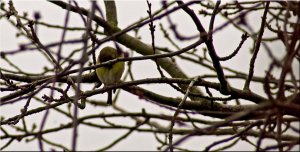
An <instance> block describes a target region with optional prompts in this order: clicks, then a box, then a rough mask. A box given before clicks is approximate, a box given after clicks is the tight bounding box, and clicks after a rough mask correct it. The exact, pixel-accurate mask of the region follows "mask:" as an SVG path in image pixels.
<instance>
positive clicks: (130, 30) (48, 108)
mask: <svg viewBox="0 0 300 152" xmlns="http://www.w3.org/2000/svg"><path fill="white" fill-rule="evenodd" d="M35 3H39V2H35ZM47 3H48V5H51V6H52V7H58V8H60V9H61V10H62V11H64V12H65V14H62V15H63V16H64V18H65V19H64V23H63V25H62V26H61V25H58V24H53V23H47V22H43V18H42V16H43V14H40V13H39V12H36V13H35V14H34V16H33V17H30V16H29V15H28V14H26V13H24V14H22V13H20V12H19V11H18V9H17V7H15V4H14V2H13V1H9V2H2V3H1V11H0V21H1V22H4V21H7V22H9V23H10V24H11V26H13V27H15V28H16V30H17V36H16V43H18V41H17V40H18V39H22V42H21V43H19V46H18V47H16V48H15V49H14V50H3V49H2V48H1V71H0V74H1V81H0V82H1V100H0V101H1V103H0V104H1V109H2V110H1V111H2V112H1V146H2V147H1V149H2V150H6V149H9V148H10V147H11V146H12V145H17V144H18V143H17V141H19V142H20V141H23V142H24V141H26V142H34V141H36V142H37V143H38V147H39V149H36V150H40V151H44V150H49V149H48V147H50V148H51V149H58V150H66V151H76V150H100V151H101V150H110V149H111V148H114V147H115V146H117V144H118V143H120V142H122V141H126V140H129V139H128V138H127V137H129V136H130V135H131V134H133V133H135V132H136V133H140V134H152V135H153V137H154V139H155V140H156V143H157V144H156V145H155V146H156V148H157V149H156V150H159V151H173V150H197V151H199V150H204V151H211V150H226V149H230V148H232V147H235V146H238V144H239V143H240V142H244V144H247V145H250V146H252V147H253V149H252V150H256V151H267V150H279V151H289V150H292V149H295V148H297V147H298V148H299V142H300V139H299V135H300V130H299V117H300V93H299V89H300V84H299V59H300V53H299V52H300V51H299V50H300V2H299V1H240V2H239V1H230V2H222V3H221V1H216V2H212V1H188V2H182V1H172V2H171V1H170V2H169V1H161V3H159V6H160V8H159V9H153V8H152V4H151V2H149V1H145V2H143V3H144V4H145V6H147V8H148V10H139V8H136V9H137V10H138V11H140V12H143V13H144V14H147V15H146V16H145V17H144V18H141V19H140V18H137V19H136V22H134V23H132V24H131V25H129V26H127V27H125V28H121V27H120V26H119V24H118V16H119V14H117V10H118V7H116V6H118V5H116V4H115V2H114V1H104V6H105V9H104V8H101V6H100V5H99V2H98V3H97V2H96V1H91V2H90V3H89V4H90V7H86V8H85V7H83V6H80V4H79V3H77V2H76V1H69V2H63V1H49V2H47ZM116 3H117V4H118V3H120V5H121V4H122V5H126V3H127V2H120V1H117V2H116ZM119 13H120V12H119ZM178 13H181V15H182V16H184V17H185V18H184V19H187V20H191V22H190V23H186V25H184V26H183V27H184V28H188V27H191V26H193V27H194V29H195V30H194V31H193V32H192V33H190V32H189V33H187V31H191V29H184V28H180V27H179V26H180V23H179V22H180V20H182V19H183V18H177V17H176V14H178ZM72 15H77V17H78V16H79V17H80V19H81V23H76V24H77V25H78V26H77V27H73V26H71V25H70V24H71V18H72ZM255 17H256V18H255ZM203 20H206V21H209V22H207V25H208V26H207V27H206V26H205V25H204V21H203ZM256 21H258V22H257V23H255V22H256ZM0 24H2V23H0ZM188 24H189V25H188ZM80 25H82V26H80ZM145 28H147V29H148V32H147V33H148V35H145V34H140V33H141V32H140V31H141V30H142V29H145ZM44 29H47V30H49V29H51V30H56V31H61V36H60V37H59V38H58V39H56V40H53V41H52V42H43V40H41V35H42V34H41V33H42V32H43V30H44ZM224 31H225V32H226V31H227V32H228V31H229V33H230V32H233V33H234V32H236V33H239V34H240V37H239V40H237V39H236V38H233V37H234V36H232V35H230V34H227V35H224V36H222V39H227V40H228V39H229V40H231V39H232V44H233V45H235V49H232V50H230V49H229V48H224V46H222V45H221V43H216V42H215V41H213V40H215V37H218V34H219V33H221V32H224ZM76 32H77V33H80V34H77V36H72V38H70V37H68V36H67V35H68V34H69V33H76ZM266 33H267V34H266ZM9 34H11V33H10V32H8V31H6V29H5V28H1V43H6V40H5V35H9ZM236 40H237V41H236ZM108 42H110V43H109V44H107V43H108ZM149 42H150V43H149ZM167 43H168V44H167ZM246 43H248V46H249V45H250V46H251V47H250V49H249V47H246V46H245V45H246ZM107 45H111V46H113V47H114V48H116V49H117V50H119V51H120V52H122V53H124V55H125V58H118V59H114V60H110V61H108V62H105V63H101V64H96V57H97V55H98V52H99V51H98V50H100V48H103V47H104V46H107ZM69 46H72V47H73V48H70V47H69ZM242 52H243V54H246V56H239V54H240V53H242ZM245 52H246V53H245ZM28 54H32V55H33V54H39V57H40V56H42V57H41V58H43V59H44V60H45V62H42V63H37V64H39V65H42V66H43V67H44V68H43V70H42V71H41V72H40V71H39V72H37V71H34V70H32V71H27V70H24V69H22V68H21V67H20V64H17V63H16V57H17V56H19V57H21V59H22V60H23V62H26V61H28V60H36V59H37V58H38V57H37V56H35V55H33V56H32V55H30V56H29V57H28ZM221 54H222V55H221ZM236 59H238V60H241V61H243V62H242V63H240V64H241V65H239V66H228V64H227V63H229V62H232V61H234V60H236ZM262 60H265V61H266V62H264V63H267V64H265V65H259V64H258V63H263V62H261V61H262ZM145 61H150V62H151V63H154V65H155V68H154V70H152V71H151V75H147V74H145V75H143V78H141V79H136V71H135V70H134V65H136V64H143V62H145ZM36 62H38V61H36ZM116 62H125V63H126V71H125V72H124V74H123V80H122V82H120V83H117V84H115V85H111V86H107V87H102V86H101V82H100V80H98V78H97V76H96V74H95V72H94V71H95V69H96V68H98V67H101V66H105V65H109V64H114V63H116ZM184 63H187V64H188V65H192V66H193V68H191V69H192V71H193V72H194V73H197V74H196V75H195V76H192V77H191V76H188V74H187V73H186V72H185V71H187V70H191V69H188V68H187V69H184V68H183V69H182V68H180V67H181V66H183V64H184ZM32 66H34V65H32ZM195 67H196V68H195ZM236 67H238V68H236ZM262 67H266V68H262ZM259 68H262V70H263V71H264V73H263V75H259V74H257V70H258V69H259ZM144 70H145V71H148V69H146V68H145V69H144ZM149 71H150V70H149ZM153 76H155V77H153ZM146 85H147V86H152V87H151V88H149V87H146ZM162 87H166V88H168V89H169V90H172V91H165V92H164V91H163V92H160V91H158V90H160V89H161V88H162ZM116 89H118V90H117V92H116V93H115V94H114V101H113V105H111V106H110V105H106V101H105V100H100V99H99V96H105V95H104V94H103V93H105V92H107V91H109V90H116ZM171 92H176V94H173V93H171ZM102 94H103V95H102ZM120 94H121V95H120ZM122 94H123V96H122ZM174 96H177V97H174ZM118 97H119V98H118ZM132 97H138V99H137V100H136V101H131V100H132ZM103 99H104V98H103ZM140 104H144V105H147V106H145V107H143V106H140ZM124 105H128V106H129V105H133V106H134V105H136V108H138V109H139V110H138V111H137V112H132V110H130V108H128V107H127V106H124ZM129 107H130V106H129ZM4 109H6V110H4ZM16 109H17V110H16ZM91 109H92V110H91ZM108 109H109V110H108ZM153 109H156V110H153ZM3 111H11V112H12V111H14V112H13V115H12V114H4V112H3ZM53 113H55V117H54V115H52V114H53ZM38 115H40V117H37V116H38ZM51 119H57V120H59V121H60V122H58V123H56V125H50V122H49V121H50V120H51ZM116 120H117V121H116ZM124 122H125V123H124ZM87 128H93V130H94V131H103V132H109V133H110V134H114V133H113V132H118V131H119V130H122V132H121V133H120V132H119V134H118V136H115V134H114V136H112V135H111V136H107V137H105V138H109V139H110V140H107V141H106V143H104V142H101V143H99V144H97V145H95V146H96V147H97V149H94V148H87V147H86V146H84V145H83V144H82V143H81V142H80V141H81V140H80V138H81V137H82V134H84V131H86V130H87ZM108 129H110V130H108ZM66 130H69V131H71V133H69V134H67V135H65V136H67V138H69V139H70V142H68V143H60V142H59V140H58V138H61V137H62V136H64V134H65V132H64V131H66ZM124 131H125V132H124ZM51 135H55V137H56V138H50V136H51ZM215 136H218V138H215V139H214V140H212V141H209V142H208V143H209V144H206V145H205V144H201V143H202V142H203V141H204V140H205V139H206V138H208V137H215ZM98 137H99V135H96V134H95V135H94V136H93V137H90V139H85V140H98ZM99 138H101V137H99ZM188 139H189V141H190V140H196V142H197V143H199V144H198V145H194V146H191V147H187V146H186V145H185V142H187V140H188ZM265 141H266V142H265ZM69 143H71V144H69ZM206 143H207V142H206ZM138 144H144V145H147V143H134V144H133V145H129V146H134V145H138ZM149 144H151V143H149ZM79 145H80V146H82V147H85V148H84V149H81V148H78V146H79ZM45 146H47V148H46V147H45ZM129 149H130V148H129ZM132 149H134V148H132ZM20 150H21V149H20ZM23 150H26V149H23ZM140 150H149V149H146V148H145V149H140ZM152 150H155V149H152ZM241 150H242V149H241ZM244 150H247V149H244Z"/></svg>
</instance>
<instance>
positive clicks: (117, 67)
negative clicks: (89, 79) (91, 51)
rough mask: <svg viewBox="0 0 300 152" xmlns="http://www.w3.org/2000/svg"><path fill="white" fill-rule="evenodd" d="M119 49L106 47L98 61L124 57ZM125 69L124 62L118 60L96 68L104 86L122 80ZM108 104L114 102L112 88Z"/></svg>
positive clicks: (102, 61) (109, 92)
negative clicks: (119, 52)
mask: <svg viewBox="0 0 300 152" xmlns="http://www.w3.org/2000/svg"><path fill="white" fill-rule="evenodd" d="M122 57H123V56H122V55H121V54H118V52H117V50H116V49H114V48H112V47H105V48H103V49H102V50H101V51H100V54H99V56H98V59H97V63H104V62H106V61H109V60H113V59H116V58H122ZM123 71H124V62H117V63H114V64H110V65H107V66H102V67H99V68H97V69H96V74H97V77H98V78H99V80H100V81H101V82H102V83H103V84H104V86H109V85H113V84H116V83H117V82H119V81H120V79H121V77H122V74H123ZM107 104H112V90H110V91H108V98H107Z"/></svg>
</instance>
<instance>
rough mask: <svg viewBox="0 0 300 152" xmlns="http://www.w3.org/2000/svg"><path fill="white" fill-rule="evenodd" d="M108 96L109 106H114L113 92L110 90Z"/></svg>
mask: <svg viewBox="0 0 300 152" xmlns="http://www.w3.org/2000/svg"><path fill="white" fill-rule="evenodd" d="M107 93H108V96H107V104H109V105H111V104H112V90H109V91H108V92H107Z"/></svg>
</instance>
